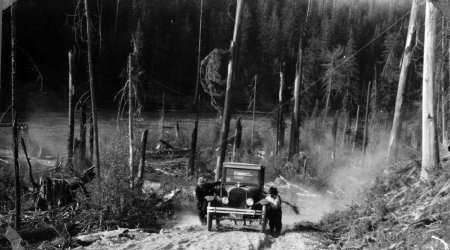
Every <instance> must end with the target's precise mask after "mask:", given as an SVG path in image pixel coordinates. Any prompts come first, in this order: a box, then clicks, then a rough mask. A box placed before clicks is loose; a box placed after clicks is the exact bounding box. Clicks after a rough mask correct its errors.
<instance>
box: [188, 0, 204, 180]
mask: <svg viewBox="0 0 450 250" xmlns="http://www.w3.org/2000/svg"><path fill="white" fill-rule="evenodd" d="M202 22H203V0H201V1H200V20H199V28H198V29H199V31H198V52H197V53H198V54H197V79H196V81H195V93H194V101H193V106H194V109H195V123H194V130H192V136H191V155H190V156H189V175H194V172H195V157H196V154H197V134H198V119H199V101H200V100H199V99H200V95H199V93H198V88H199V87H200V66H201V52H202Z"/></svg>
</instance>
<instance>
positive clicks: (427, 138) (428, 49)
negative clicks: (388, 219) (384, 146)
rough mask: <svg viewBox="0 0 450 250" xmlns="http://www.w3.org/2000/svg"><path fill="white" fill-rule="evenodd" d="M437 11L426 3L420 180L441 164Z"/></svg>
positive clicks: (429, 0) (428, 178) (426, 179)
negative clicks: (436, 77)
mask: <svg viewBox="0 0 450 250" xmlns="http://www.w3.org/2000/svg"><path fill="white" fill-rule="evenodd" d="M436 22H437V9H436V7H435V6H434V5H433V3H432V2H431V0H427V1H426V8H425V40H424V51H423V80H422V171H421V173H420V180H421V181H424V182H427V181H429V180H430V176H429V173H430V172H431V171H432V170H433V169H435V168H436V166H437V165H438V163H439V149H438V143H437V136H436V114H435V99H434V85H435V81H434V70H435V69H434V67H435V46H436Z"/></svg>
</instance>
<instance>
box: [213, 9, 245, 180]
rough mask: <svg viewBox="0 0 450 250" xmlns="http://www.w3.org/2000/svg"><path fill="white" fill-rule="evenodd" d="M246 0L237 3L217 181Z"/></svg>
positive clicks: (228, 124)
mask: <svg viewBox="0 0 450 250" xmlns="http://www.w3.org/2000/svg"><path fill="white" fill-rule="evenodd" d="M244 2H245V0H238V1H237V8H236V18H235V23H234V34H233V40H232V41H231V45H230V52H231V54H230V60H229V62H228V75H227V87H226V91H225V102H224V110H223V120H222V127H221V129H220V151H219V154H220V155H219V156H218V157H217V164H216V170H215V172H216V176H215V180H216V181H218V180H219V179H220V175H221V170H222V164H223V161H224V159H225V155H226V152H227V146H228V132H229V129H230V117H231V98H232V96H231V89H232V86H233V85H234V84H233V83H234V80H235V77H234V68H235V60H236V59H237V42H238V41H239V40H238V36H239V26H240V22H241V16H242V9H243V7H244Z"/></svg>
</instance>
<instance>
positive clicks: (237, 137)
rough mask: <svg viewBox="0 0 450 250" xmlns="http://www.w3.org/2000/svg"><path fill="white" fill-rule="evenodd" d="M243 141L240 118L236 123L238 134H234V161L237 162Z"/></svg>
mask: <svg viewBox="0 0 450 250" xmlns="http://www.w3.org/2000/svg"><path fill="white" fill-rule="evenodd" d="M241 140H242V124H241V117H239V118H238V119H237V121H236V132H235V134H234V144H233V157H232V158H231V159H232V161H235V157H236V153H237V151H238V150H239V148H240V147H241Z"/></svg>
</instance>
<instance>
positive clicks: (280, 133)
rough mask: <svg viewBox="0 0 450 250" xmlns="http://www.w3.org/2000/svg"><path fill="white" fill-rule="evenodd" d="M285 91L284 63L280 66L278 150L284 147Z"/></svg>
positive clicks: (277, 151)
mask: <svg viewBox="0 0 450 250" xmlns="http://www.w3.org/2000/svg"><path fill="white" fill-rule="evenodd" d="M283 90H284V63H283V64H282V65H281V66H280V90H279V92H278V118H277V149H276V153H277V154H278V153H279V151H280V149H281V148H283V147H284V116H283Z"/></svg>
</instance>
